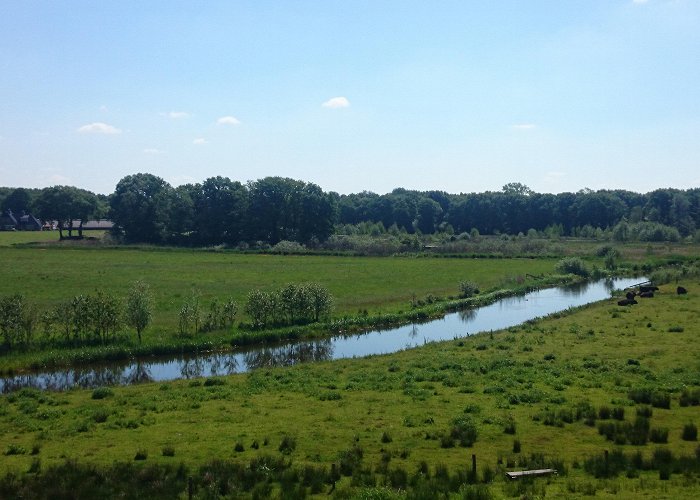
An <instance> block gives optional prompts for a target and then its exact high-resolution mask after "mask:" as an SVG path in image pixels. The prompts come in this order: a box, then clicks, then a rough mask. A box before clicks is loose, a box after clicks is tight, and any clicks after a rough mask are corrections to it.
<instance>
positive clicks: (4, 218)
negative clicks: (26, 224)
mask: <svg viewBox="0 0 700 500" xmlns="http://www.w3.org/2000/svg"><path fill="white" fill-rule="evenodd" d="M16 229H17V219H16V218H15V216H14V215H12V210H8V211H7V212H5V213H4V214H2V215H0V231H15V230H16Z"/></svg>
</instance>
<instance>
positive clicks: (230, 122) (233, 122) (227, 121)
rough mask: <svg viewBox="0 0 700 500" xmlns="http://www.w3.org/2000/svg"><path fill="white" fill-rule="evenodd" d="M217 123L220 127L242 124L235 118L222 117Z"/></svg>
mask: <svg viewBox="0 0 700 500" xmlns="http://www.w3.org/2000/svg"><path fill="white" fill-rule="evenodd" d="M216 123H218V124H219V125H240V124H241V122H240V120H239V119H238V118H236V117H234V116H222V117H221V118H219V119H218V120H216Z"/></svg>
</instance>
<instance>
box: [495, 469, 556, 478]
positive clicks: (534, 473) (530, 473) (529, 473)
mask: <svg viewBox="0 0 700 500" xmlns="http://www.w3.org/2000/svg"><path fill="white" fill-rule="evenodd" d="M556 473H557V470H556V469H533V470H519V471H513V472H506V476H508V479H519V478H521V477H539V476H549V475H550V474H556Z"/></svg>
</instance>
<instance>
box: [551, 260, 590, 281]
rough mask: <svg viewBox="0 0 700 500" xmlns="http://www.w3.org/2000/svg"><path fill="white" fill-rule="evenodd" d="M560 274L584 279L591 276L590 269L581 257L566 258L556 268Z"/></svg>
mask: <svg viewBox="0 0 700 500" xmlns="http://www.w3.org/2000/svg"><path fill="white" fill-rule="evenodd" d="M554 268H555V269H556V271H557V272H558V273H562V274H575V275H577V276H581V277H583V278H587V277H588V275H589V274H590V271H589V270H588V267H587V266H586V264H585V263H584V262H583V260H581V258H580V257H566V258H564V259H562V260H560V261H559V262H557V265H556V266H555V267H554Z"/></svg>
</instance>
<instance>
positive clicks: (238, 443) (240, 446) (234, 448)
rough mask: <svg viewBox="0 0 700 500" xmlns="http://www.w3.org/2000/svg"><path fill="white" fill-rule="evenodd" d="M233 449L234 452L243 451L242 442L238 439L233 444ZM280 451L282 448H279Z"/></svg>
mask: <svg viewBox="0 0 700 500" xmlns="http://www.w3.org/2000/svg"><path fill="white" fill-rule="evenodd" d="M233 451H236V452H239V453H240V452H241V451H245V447H244V446H243V443H241V442H240V441H238V442H237V443H236V444H235V446H234V447H233ZM280 451H282V450H280Z"/></svg>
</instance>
